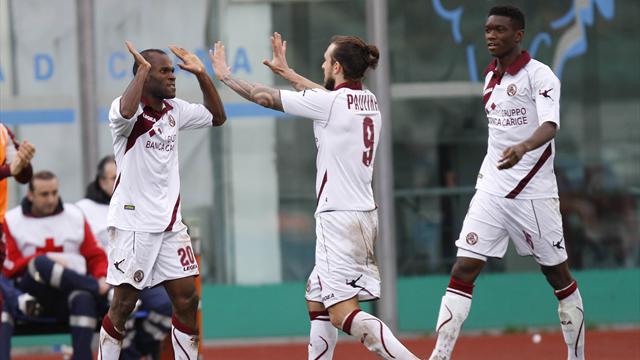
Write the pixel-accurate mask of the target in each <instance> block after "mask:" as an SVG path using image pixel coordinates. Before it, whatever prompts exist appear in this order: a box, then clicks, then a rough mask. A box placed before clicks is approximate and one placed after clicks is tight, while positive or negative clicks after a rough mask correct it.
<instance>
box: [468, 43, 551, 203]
mask: <svg viewBox="0 0 640 360" xmlns="http://www.w3.org/2000/svg"><path fill="white" fill-rule="evenodd" d="M495 69H496V67H495V61H494V62H492V63H491V64H490V65H489V67H488V68H487V75H486V78H485V83H484V110H485V113H486V114H487V121H488V125H489V142H488V145H487V155H486V156H485V158H484V161H483V162H482V167H481V168H480V173H479V174H478V180H477V182H476V188H477V189H479V190H482V191H485V192H488V193H490V194H493V195H497V196H502V197H507V198H512V199H513V198H516V197H517V198H518V199H540V198H556V197H558V186H557V183H556V177H555V174H554V172H553V159H554V154H555V145H554V141H553V139H552V140H551V141H549V142H548V143H546V144H544V145H542V146H540V147H539V148H537V149H535V150H532V151H529V152H527V153H526V154H524V156H523V157H522V159H521V160H520V161H519V162H518V163H517V164H516V165H515V166H513V167H512V168H510V169H506V170H499V169H498V162H499V161H500V159H501V158H502V153H503V151H504V150H505V149H506V148H507V147H509V146H513V145H516V144H518V143H520V142H522V141H524V140H526V139H527V138H529V137H530V136H531V135H532V134H533V132H534V131H536V129H537V128H538V127H539V126H540V125H541V124H542V123H544V122H546V121H550V122H553V123H555V124H556V125H557V126H558V127H559V126H560V80H558V78H557V77H556V76H555V75H554V73H553V71H551V69H550V68H549V67H548V66H547V65H545V64H543V63H541V62H539V61H537V60H535V59H532V58H531V57H530V56H529V54H528V53H527V52H526V51H524V52H523V53H522V54H521V55H520V57H519V58H518V59H517V60H516V62H514V63H513V64H512V65H511V66H510V67H509V68H508V69H506V71H505V72H504V74H503V76H502V77H501V78H500V77H499V76H498V75H497V73H496V72H495Z"/></svg>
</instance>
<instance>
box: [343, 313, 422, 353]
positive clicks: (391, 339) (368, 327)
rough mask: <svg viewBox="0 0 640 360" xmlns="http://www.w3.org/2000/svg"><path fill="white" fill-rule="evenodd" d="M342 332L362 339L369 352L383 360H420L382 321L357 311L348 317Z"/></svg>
mask: <svg viewBox="0 0 640 360" xmlns="http://www.w3.org/2000/svg"><path fill="white" fill-rule="evenodd" d="M342 330H343V331H344V332H346V333H347V334H349V335H352V336H355V337H356V338H357V339H360V342H361V343H362V344H364V346H365V347H366V348H367V349H369V351H371V352H374V353H376V354H378V355H379V356H380V357H382V358H383V359H396V360H418V357H417V356H415V355H413V354H412V353H411V352H410V351H409V350H408V349H407V348H406V347H404V345H402V343H400V341H398V339H396V337H395V336H394V335H393V334H392V333H391V330H389V328H388V327H387V325H385V324H384V323H383V322H382V321H381V320H380V319H378V318H376V317H375V316H373V315H370V314H367V313H366V312H364V311H362V310H360V309H357V310H354V311H353V312H352V313H351V314H349V316H347V317H346V319H345V320H344V322H343V323H342Z"/></svg>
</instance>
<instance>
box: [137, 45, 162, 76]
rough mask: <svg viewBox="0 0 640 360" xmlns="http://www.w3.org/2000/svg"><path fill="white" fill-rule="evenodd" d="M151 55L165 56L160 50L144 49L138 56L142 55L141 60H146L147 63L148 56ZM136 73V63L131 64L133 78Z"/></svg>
mask: <svg viewBox="0 0 640 360" xmlns="http://www.w3.org/2000/svg"><path fill="white" fill-rule="evenodd" d="M152 53H156V54H164V55H167V53H166V52H164V51H163V50H160V49H146V50H142V51H140V55H142V57H143V58H145V59H147V61H148V60H149V54H152ZM137 72H138V63H137V62H134V63H133V76H136V73H137Z"/></svg>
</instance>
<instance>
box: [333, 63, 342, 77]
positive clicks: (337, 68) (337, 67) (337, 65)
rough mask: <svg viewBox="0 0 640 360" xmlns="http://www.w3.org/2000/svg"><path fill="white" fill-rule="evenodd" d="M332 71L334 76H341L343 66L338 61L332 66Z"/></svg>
mask: <svg viewBox="0 0 640 360" xmlns="http://www.w3.org/2000/svg"><path fill="white" fill-rule="evenodd" d="M332 70H333V73H334V74H339V73H341V72H342V65H341V64H340V63H339V62H337V61H336V62H334V63H333V65H332Z"/></svg>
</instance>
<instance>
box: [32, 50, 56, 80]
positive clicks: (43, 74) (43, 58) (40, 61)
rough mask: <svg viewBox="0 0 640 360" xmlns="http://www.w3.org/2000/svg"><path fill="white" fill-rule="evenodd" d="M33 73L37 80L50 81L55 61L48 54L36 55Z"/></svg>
mask: <svg viewBox="0 0 640 360" xmlns="http://www.w3.org/2000/svg"><path fill="white" fill-rule="evenodd" d="M33 73H34V75H35V78H36V80H39V81H43V80H48V79H49V78H51V76H53V59H52V58H51V56H49V55H48V54H36V55H35V56H34V57H33Z"/></svg>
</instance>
